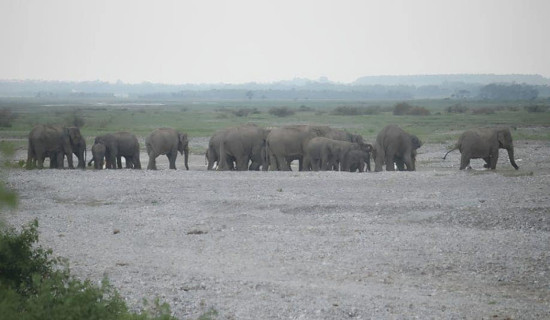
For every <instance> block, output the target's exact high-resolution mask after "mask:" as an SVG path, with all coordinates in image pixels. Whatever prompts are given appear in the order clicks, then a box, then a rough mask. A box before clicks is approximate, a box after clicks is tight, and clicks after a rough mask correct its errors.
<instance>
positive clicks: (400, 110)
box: [393, 102, 412, 116]
mask: <svg viewBox="0 0 550 320" xmlns="http://www.w3.org/2000/svg"><path fill="white" fill-rule="evenodd" d="M411 109H412V106H411V105H410V104H408V103H406V102H401V103H398V104H396V105H395V106H394V107H393V114H394V115H396V116H401V115H405V114H407V113H408V112H409V110H411Z"/></svg>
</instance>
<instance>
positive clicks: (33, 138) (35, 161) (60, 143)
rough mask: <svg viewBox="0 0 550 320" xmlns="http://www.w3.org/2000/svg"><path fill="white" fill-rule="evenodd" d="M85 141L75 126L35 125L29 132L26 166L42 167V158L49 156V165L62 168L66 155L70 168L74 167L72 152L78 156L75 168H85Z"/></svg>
mask: <svg viewBox="0 0 550 320" xmlns="http://www.w3.org/2000/svg"><path fill="white" fill-rule="evenodd" d="M85 152H86V141H85V140H84V137H82V135H81V134H80V129H78V128H77V127H63V126H56V125H42V124H40V125H37V126H35V127H33V128H32V129H31V132H30V133H29V147H28V150H27V168H28V169H30V168H33V167H37V168H39V169H42V168H43V167H44V159H45V158H46V157H50V166H51V167H54V168H63V158H64V157H67V163H68V166H69V168H70V169H74V165H73V153H74V154H75V155H76V157H77V158H78V165H77V168H82V169H83V168H85V165H86V159H85Z"/></svg>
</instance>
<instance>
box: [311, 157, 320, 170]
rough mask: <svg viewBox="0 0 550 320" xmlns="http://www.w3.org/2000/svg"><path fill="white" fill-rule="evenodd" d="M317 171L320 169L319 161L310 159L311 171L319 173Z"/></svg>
mask: <svg viewBox="0 0 550 320" xmlns="http://www.w3.org/2000/svg"><path fill="white" fill-rule="evenodd" d="M319 169H321V166H320V159H311V170H312V171H319Z"/></svg>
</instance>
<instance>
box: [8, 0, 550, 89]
mask: <svg viewBox="0 0 550 320" xmlns="http://www.w3.org/2000/svg"><path fill="white" fill-rule="evenodd" d="M549 15H550V0H455V1H450V0H403V1H399V0H380V1H371V0H332V1H327V0H273V1H262V0H227V1H222V0H197V1H195V0H180V1H176V0H173V1H171V0H155V1H137V0H120V1H117V0H108V1H100V0H86V1H81V0H1V1H0V43H1V47H0V48H1V49H0V79H43V80H76V81H80V80H104V81H111V82H114V81H117V80H122V81H124V82H131V83H136V82H142V81H150V82H164V83H219V82H227V83H242V82H250V81H256V82H267V81H273V80H288V79H293V78H295V77H305V78H310V79H317V78H319V77H322V76H326V77H328V78H329V79H330V80H333V81H338V82H352V81H354V80H355V79H357V78H358V77H361V76H364V75H405V74H447V73H497V74H508V73H528V74H535V73H536V74H542V75H544V76H546V77H550V18H549Z"/></svg>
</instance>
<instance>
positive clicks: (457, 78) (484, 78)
mask: <svg viewBox="0 0 550 320" xmlns="http://www.w3.org/2000/svg"><path fill="white" fill-rule="evenodd" d="M446 83H467V84H481V85H485V84H489V83H525V84H529V85H550V78H545V77H543V76H541V75H539V74H504V75H498V74H443V75H403V76H366V77H361V78H359V79H357V80H355V82H353V84H355V85H386V86H395V85H407V86H430V85H441V84H446Z"/></svg>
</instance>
